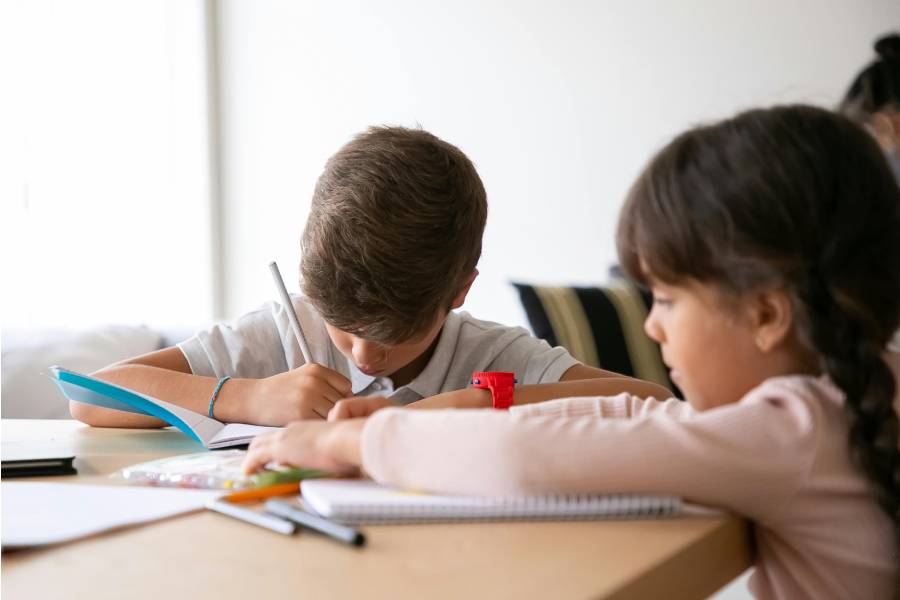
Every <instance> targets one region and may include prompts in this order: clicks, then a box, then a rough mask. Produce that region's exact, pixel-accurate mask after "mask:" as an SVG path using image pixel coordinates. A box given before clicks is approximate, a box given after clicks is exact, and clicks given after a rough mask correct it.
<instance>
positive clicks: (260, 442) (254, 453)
mask: <svg viewBox="0 0 900 600" xmlns="http://www.w3.org/2000/svg"><path fill="white" fill-rule="evenodd" d="M275 435H276V434H274V433H266V434H264V435H260V436H257V437H256V438H255V439H254V440H253V442H252V443H251V444H250V448H249V449H248V450H247V456H246V457H244V464H243V465H242V466H243V468H244V472H245V473H247V474H250V473H255V472H256V471H258V470H260V469H261V468H262V467H264V466H265V465H266V464H268V463H269V462H270V461H271V460H272V446H273V444H274V440H275Z"/></svg>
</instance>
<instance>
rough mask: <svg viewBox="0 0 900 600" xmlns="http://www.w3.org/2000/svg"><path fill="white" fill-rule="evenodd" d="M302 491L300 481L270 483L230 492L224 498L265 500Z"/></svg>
mask: <svg viewBox="0 0 900 600" xmlns="http://www.w3.org/2000/svg"><path fill="white" fill-rule="evenodd" d="M299 492H300V482H299V481H295V482H293V483H279V484H278V485H270V486H267V487H262V488H254V489H250V490H241V491H240V492H235V493H233V494H228V495H227V496H225V497H224V498H222V499H223V500H225V501H227V502H247V501H248V500H263V499H265V498H271V497H272V496H287V495H288V494H297V493H299Z"/></svg>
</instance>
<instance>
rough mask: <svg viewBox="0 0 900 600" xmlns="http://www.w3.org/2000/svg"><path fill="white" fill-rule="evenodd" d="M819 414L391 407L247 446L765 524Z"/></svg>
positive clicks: (445, 487)
mask: <svg viewBox="0 0 900 600" xmlns="http://www.w3.org/2000/svg"><path fill="white" fill-rule="evenodd" d="M817 415H818V412H817V411H816V410H814V409H813V408H811V407H810V406H809V405H808V403H807V401H805V400H803V399H801V398H798V397H796V395H795V396H794V397H793V398H786V397H785V396H783V395H782V396H781V397H779V398H777V399H776V400H772V398H771V397H769V396H767V395H763V394H759V395H757V396H754V397H750V396H748V397H747V398H745V399H744V400H742V401H741V402H740V403H738V404H734V405H729V406H724V407H720V408H716V409H713V410H710V411H706V412H702V413H697V414H695V415H694V416H693V417H692V418H690V419H678V418H675V417H673V415H670V414H667V413H666V412H665V411H662V412H659V413H658V414H653V415H649V416H647V418H642V419H590V418H551V417H523V416H519V415H516V414H510V413H508V412H506V411H481V410H478V411H468V410H452V411H411V410H403V409H387V410H383V411H379V412H378V413H376V414H375V415H373V416H372V417H370V418H369V419H367V420H362V419H358V420H349V421H343V422H338V423H295V424H291V426H290V427H289V428H288V429H286V430H284V431H283V432H280V433H278V434H274V435H271V436H267V437H264V438H260V439H259V441H258V442H257V441H254V443H253V444H252V445H251V448H250V452H249V454H248V459H247V463H246V466H247V467H248V468H249V469H254V468H256V467H258V466H260V465H263V464H265V463H266V462H268V461H270V460H275V461H277V462H282V463H287V464H300V465H304V466H308V467H317V466H318V467H323V468H324V467H326V466H327V467H328V468H333V469H339V470H342V471H352V470H353V469H354V468H358V467H360V466H361V467H362V468H363V469H364V470H365V471H366V472H368V473H369V474H370V475H371V476H372V477H373V478H374V479H375V480H377V481H379V482H382V483H388V484H394V485H398V486H401V487H408V488H415V489H425V490H431V491H435V492H444V493H455V494H469V495H489V496H512V495H539V494H546V493H588V492H594V493H603V492H610V493H657V494H659V493H661V494H674V495H679V496H682V497H684V498H686V499H688V500H693V501H697V502H702V503H709V504H715V505H720V506H726V507H729V508H731V509H733V510H736V511H738V512H741V513H743V514H745V515H747V516H750V517H752V518H762V519H763V520H765V517H766V516H769V517H771V515H772V514H773V513H774V512H775V511H776V509H777V508H778V507H779V506H781V504H782V503H783V502H784V501H785V500H786V499H787V498H789V497H790V495H791V494H793V493H794V491H795V490H796V489H797V488H798V487H799V486H800V485H802V483H803V481H804V478H805V476H806V474H807V472H808V471H809V469H810V468H811V465H812V460H813V458H814V455H815V449H816V427H815V421H816V419H817Z"/></svg>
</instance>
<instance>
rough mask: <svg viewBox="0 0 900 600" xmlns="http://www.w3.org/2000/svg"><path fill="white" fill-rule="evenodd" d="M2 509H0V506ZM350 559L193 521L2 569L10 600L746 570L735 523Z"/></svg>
mask: <svg viewBox="0 0 900 600" xmlns="http://www.w3.org/2000/svg"><path fill="white" fill-rule="evenodd" d="M2 442H3V446H4V447H5V448H8V447H9V445H10V444H15V445H19V446H20V447H21V445H27V444H35V443H41V444H44V445H47V444H49V445H53V446H58V447H60V448H63V449H65V448H70V449H71V451H72V453H74V454H75V456H77V460H76V463H75V464H76V467H77V468H78V473H79V474H78V475H77V476H70V477H53V478H45V479H44V480H46V481H55V482H59V483H67V482H79V483H97V482H104V483H111V482H110V481H108V480H107V479H106V476H107V475H108V474H110V473H112V472H113V471H115V470H117V469H119V468H121V467H123V466H126V465H129V464H134V463H137V462H142V461H145V460H150V459H153V458H158V457H162V456H168V455H173V454H182V453H188V452H197V451H198V450H199V449H200V448H199V446H198V445H196V444H195V443H194V442H192V441H190V440H189V439H188V438H187V437H185V436H184V435H183V434H182V433H180V432H178V431H176V430H171V429H167V430H122V429H119V430H117V429H98V428H90V427H86V426H83V425H81V424H79V423H76V422H73V421H38V420H7V419H4V420H3V429H2ZM0 501H2V500H0ZM364 531H365V533H366V535H367V538H368V545H367V546H366V547H365V548H362V549H351V548H348V547H345V546H341V545H338V544H336V543H334V542H332V541H330V540H328V539H326V538H322V537H319V536H316V535H314V534H309V533H300V534H298V535H296V536H293V537H284V536H280V535H278V534H275V533H272V532H269V531H266V530H263V529H258V528H255V527H252V526H250V525H246V524H244V523H241V522H238V521H234V520H231V519H228V518H226V517H223V516H221V515H218V514H212V513H206V512H200V513H193V514H189V515H183V516H180V517H175V518H172V519H168V520H166V521H162V522H157V523H152V524H147V525H144V526H141V527H135V528H131V529H127V530H122V531H117V532H112V533H108V534H103V535H99V536H95V537H93V538H89V539H83V540H79V541H75V542H71V543H68V544H63V545H59V546H54V547H47V548H42V549H33V550H23V551H15V552H7V553H5V554H4V555H3V559H2V562H3V569H2V593H3V596H4V598H5V599H6V600H13V599H19V598H90V599H101V598H116V599H119V598H124V597H127V598H151V599H153V600H160V599H162V598H191V599H192V600H193V599H198V598H216V599H221V598H245V599H263V598H278V597H281V598H287V597H291V598H382V597H384V598H388V597H390V598H395V597H410V598H426V597H427V598H468V597H477V598H482V597H483V598H492V599H496V598H535V597H540V598H545V597H552V598H670V599H678V598H704V597H706V596H708V595H709V594H711V593H712V592H714V591H715V590H717V589H718V588H720V587H721V586H723V585H725V584H726V583H727V582H729V581H730V580H732V579H733V578H735V577H736V576H738V575H739V574H740V573H742V572H743V571H745V570H746V569H747V568H748V567H749V566H750V563H751V557H750V552H749V550H748V548H749V545H748V530H747V526H746V523H745V522H743V521H742V520H740V519H738V518H736V517H733V516H722V517H705V518H679V519H666V520H636V521H596V522H563V523H478V524H446V525H402V526H378V527H367V528H365V529H364Z"/></svg>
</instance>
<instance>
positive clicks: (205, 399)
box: [69, 347, 351, 427]
mask: <svg viewBox="0 0 900 600" xmlns="http://www.w3.org/2000/svg"><path fill="white" fill-rule="evenodd" d="M93 376H94V377H96V378H97V379H102V380H104V381H108V382H110V383H114V384H116V385H120V386H122V387H125V388H128V389H131V390H135V391H137V392H140V393H143V394H147V395H149V396H153V397H154V398H159V399H161V400H165V401H167V402H171V403H173V404H177V405H178V406H182V407H184V408H187V409H188V410H192V411H194V412H196V413H200V414H202V415H205V414H207V410H208V407H209V401H210V398H211V396H212V393H213V390H214V389H215V387H216V383H217V382H218V380H217V379H216V378H214V377H201V376H199V375H193V374H192V373H191V368H190V365H189V364H188V362H187V359H186V358H185V356H184V354H183V353H182V352H181V350H180V349H179V348H177V347H172V348H165V349H163V350H157V351H155V352H151V353H149V354H144V355H142V356H138V357H136V358H132V359H129V360H126V361H124V362H121V363H117V364H115V365H112V366H109V367H106V368H104V369H101V370H100V371H97V372H96V373H94V374H93ZM350 393H351V390H350V382H349V380H347V378H345V377H344V376H343V375H341V374H340V373H337V372H335V371H332V370H330V369H327V368H325V367H322V366H321V365H317V364H308V365H303V366H302V367H300V368H297V369H294V370H292V371H287V372H285V373H279V374H277V375H273V376H272V377H267V378H265V379H238V378H234V379H229V380H228V381H227V382H226V384H225V385H223V386H222V388H221V390H220V391H219V396H218V399H217V400H216V405H215V411H214V414H215V418H216V419H218V420H219V421H224V422H239V423H254V424H259V425H284V424H285V423H288V422H290V421H293V420H296V419H309V418H325V416H326V415H327V414H328V411H329V410H330V409H331V407H332V406H333V405H334V402H336V401H337V400H339V399H340V398H344V397H346V396H348V395H349V394H350ZM69 411H70V412H71V413H72V417H74V418H75V419H78V420H79V421H82V422H84V423H87V424H88V425H93V426H95V427H164V426H165V425H166V423H164V422H163V421H161V420H159V419H157V418H155V417H150V416H144V415H136V414H133V413H126V412H122V411H118V410H111V409H108V408H102V407H99V406H93V405H90V404H84V403H81V402H76V401H71V400H70V401H69Z"/></svg>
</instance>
